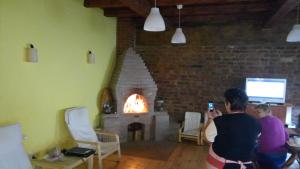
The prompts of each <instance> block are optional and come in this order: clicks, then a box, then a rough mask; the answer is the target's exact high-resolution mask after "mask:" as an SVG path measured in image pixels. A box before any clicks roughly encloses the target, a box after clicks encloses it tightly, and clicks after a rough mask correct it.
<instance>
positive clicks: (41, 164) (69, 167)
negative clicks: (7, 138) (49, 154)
mask: <svg viewBox="0 0 300 169" xmlns="http://www.w3.org/2000/svg"><path fill="white" fill-rule="evenodd" d="M93 160H94V155H90V156H89V157H86V158H82V157H71V156H65V157H64V158H63V159H62V160H58V161H53V162H51V161H46V160H44V159H41V160H37V159H33V160H31V162H32V165H33V166H34V167H35V168H40V169H73V168H75V167H77V166H79V165H81V164H83V163H84V162H86V161H87V163H88V169H93Z"/></svg>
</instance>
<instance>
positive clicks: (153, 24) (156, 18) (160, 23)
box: [144, 0, 166, 32]
mask: <svg viewBox="0 0 300 169" xmlns="http://www.w3.org/2000/svg"><path fill="white" fill-rule="evenodd" d="M144 30H145V31H150V32H162V31H165V30H166V25H165V21H164V19H163V17H162V16H161V14H160V12H159V8H157V7H156V0H155V6H154V7H153V8H151V10H150V14H149V15H148V17H147V18H146V21H145V23H144Z"/></svg>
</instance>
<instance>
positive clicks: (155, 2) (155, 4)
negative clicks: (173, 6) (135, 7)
mask: <svg viewBox="0 0 300 169" xmlns="http://www.w3.org/2000/svg"><path fill="white" fill-rule="evenodd" d="M154 6H155V8H156V0H155V1H154Z"/></svg>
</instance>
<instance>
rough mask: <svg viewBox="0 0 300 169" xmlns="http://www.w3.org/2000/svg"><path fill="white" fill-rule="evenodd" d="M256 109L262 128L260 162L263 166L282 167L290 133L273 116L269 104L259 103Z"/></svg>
mask: <svg viewBox="0 0 300 169" xmlns="http://www.w3.org/2000/svg"><path fill="white" fill-rule="evenodd" d="M256 111H257V113H258V116H259V118H260V119H259V123H260V125H261V129H262V130H261V135H260V137H259V140H258V147H257V151H256V157H257V161H258V164H259V166H260V167H261V168H266V169H280V168H281V167H282V165H283V164H284V162H285V159H286V156H287V149H286V148H285V142H286V141H287V140H288V134H287V132H286V130H285V128H284V124H283V123H282V122H281V121H280V120H279V119H278V118H277V117H275V116H272V112H271V109H270V107H269V105H267V104H260V105H258V106H257V107H256Z"/></svg>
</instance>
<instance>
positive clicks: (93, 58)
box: [87, 51, 96, 64]
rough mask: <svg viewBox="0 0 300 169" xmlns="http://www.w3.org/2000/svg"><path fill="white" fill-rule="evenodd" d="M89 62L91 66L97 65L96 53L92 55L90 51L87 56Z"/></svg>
mask: <svg viewBox="0 0 300 169" xmlns="http://www.w3.org/2000/svg"><path fill="white" fill-rule="evenodd" d="M87 62H88V63H89V64H95V63H96V56H95V54H94V53H92V51H89V53H88V55H87Z"/></svg>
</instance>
